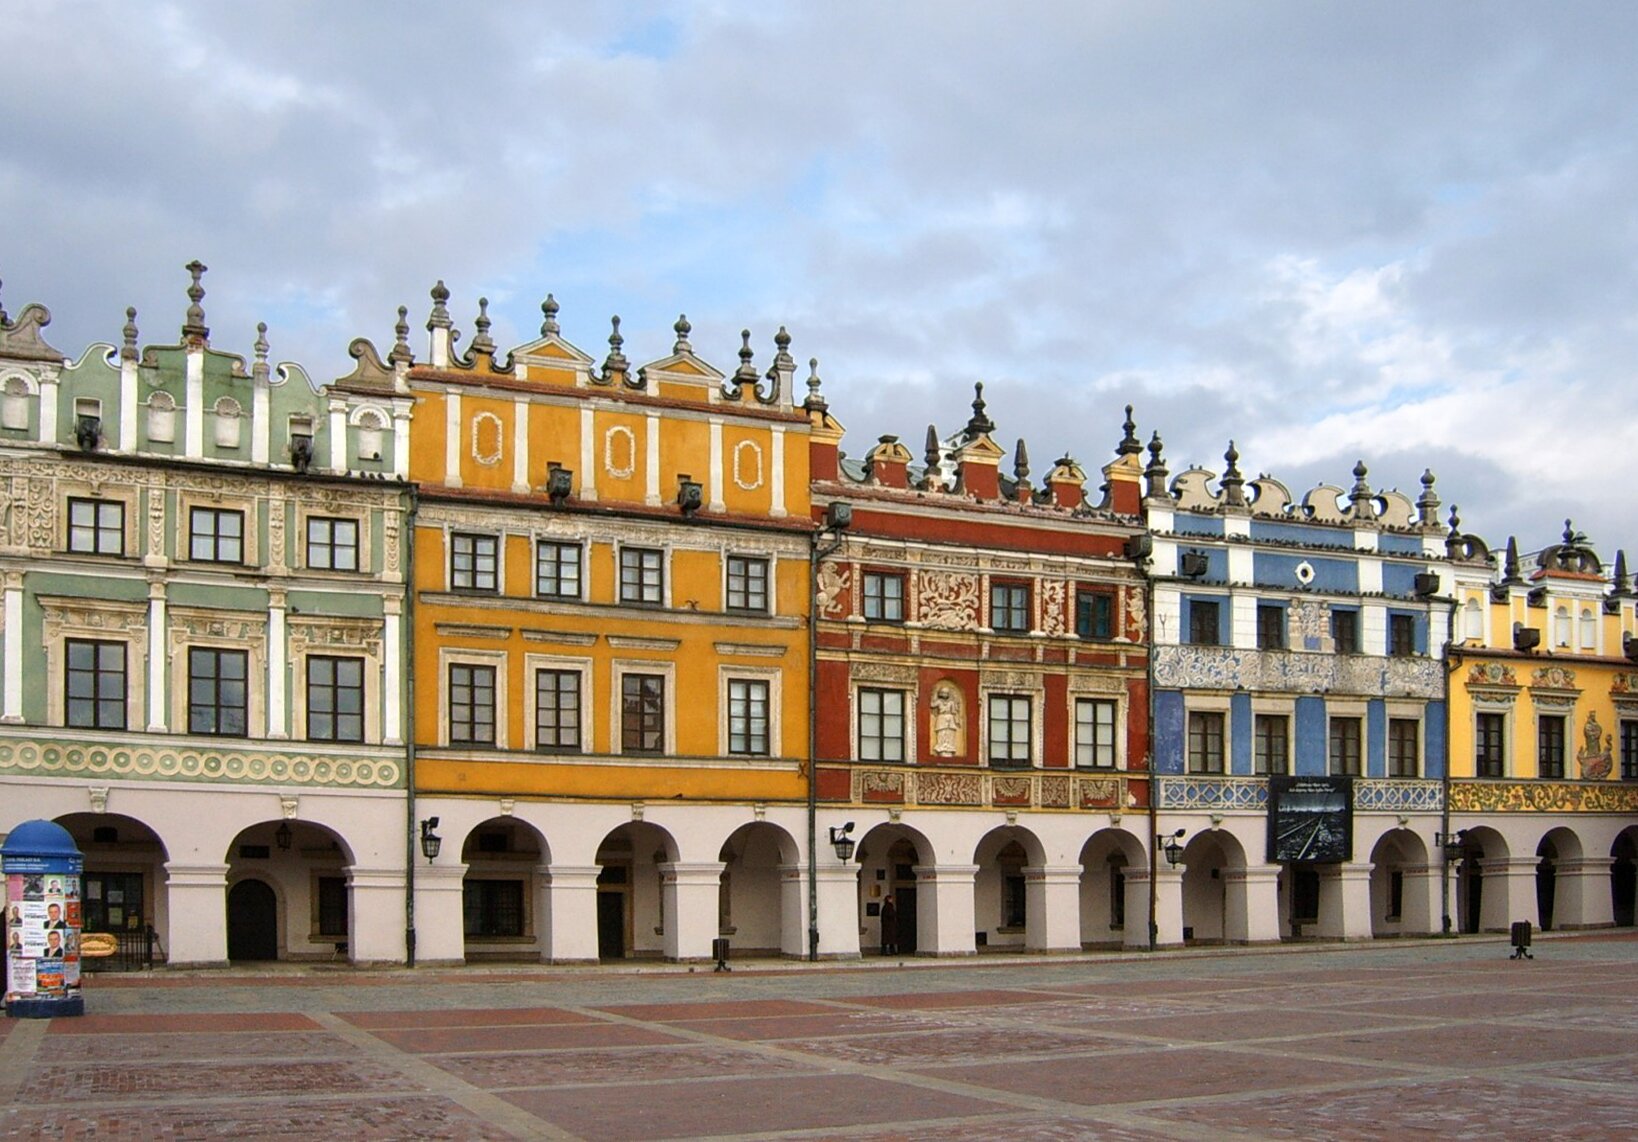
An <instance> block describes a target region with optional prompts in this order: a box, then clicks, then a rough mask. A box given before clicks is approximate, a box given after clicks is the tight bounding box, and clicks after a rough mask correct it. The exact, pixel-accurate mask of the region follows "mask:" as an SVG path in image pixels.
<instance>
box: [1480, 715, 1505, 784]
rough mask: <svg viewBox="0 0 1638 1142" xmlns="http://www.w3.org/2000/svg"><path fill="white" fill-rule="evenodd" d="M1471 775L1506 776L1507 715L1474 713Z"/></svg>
mask: <svg viewBox="0 0 1638 1142" xmlns="http://www.w3.org/2000/svg"><path fill="white" fill-rule="evenodd" d="M1492 747H1493V751H1492ZM1473 775H1474V776H1475V777H1506V776H1507V715H1506V714H1504V713H1502V712H1501V711H1499V710H1475V711H1474V714H1473Z"/></svg>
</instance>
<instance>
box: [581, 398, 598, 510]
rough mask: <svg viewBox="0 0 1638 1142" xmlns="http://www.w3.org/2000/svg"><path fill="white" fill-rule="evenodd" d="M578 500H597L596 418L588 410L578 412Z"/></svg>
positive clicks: (583, 409)
mask: <svg viewBox="0 0 1638 1142" xmlns="http://www.w3.org/2000/svg"><path fill="white" fill-rule="evenodd" d="M580 498H581V499H583V500H586V501H588V502H594V501H596V499H597V418H596V417H595V416H594V415H593V414H592V410H591V409H589V408H582V409H581V410H580Z"/></svg>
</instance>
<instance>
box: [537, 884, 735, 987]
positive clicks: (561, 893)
mask: <svg viewBox="0 0 1638 1142" xmlns="http://www.w3.org/2000/svg"><path fill="white" fill-rule="evenodd" d="M601 871H602V868H601V866H599V865H595V864H590V865H562V864H554V865H551V866H549V867H546V868H545V874H544V875H543V876H542V877H541V879H542V880H544V881H545V882H546V890H547V893H548V895H549V896H550V897H551V910H550V912H549V914H548V916H547V918H546V925H547V927H546V959H547V962H549V963H554V964H594V963H596V962H597V874H598V873H599V872H601ZM712 914H713V915H715V913H714V912H713V913H712ZM537 923H538V921H537Z"/></svg>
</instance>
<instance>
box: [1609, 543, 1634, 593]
mask: <svg viewBox="0 0 1638 1142" xmlns="http://www.w3.org/2000/svg"><path fill="white" fill-rule="evenodd" d="M1613 579H1614V586H1615V593H1616V595H1618V596H1620V597H1621V598H1625V597H1626V596H1628V595H1630V594H1632V579H1631V578H1629V577H1628V575H1627V553H1626V549H1625V548H1617V549H1616V551H1615V574H1614V576H1613Z"/></svg>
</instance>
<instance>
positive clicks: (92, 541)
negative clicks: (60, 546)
mask: <svg viewBox="0 0 1638 1142" xmlns="http://www.w3.org/2000/svg"><path fill="white" fill-rule="evenodd" d="M68 550H70V551H77V552H79V553H80V554H82V555H124V554H125V505H124V504H122V503H120V502H119V501H118V500H76V499H71V500H69V501H68Z"/></svg>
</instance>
